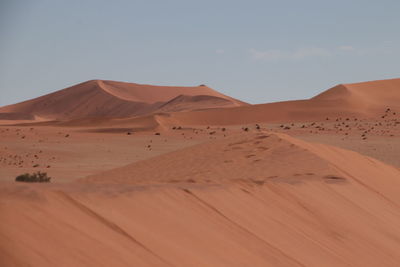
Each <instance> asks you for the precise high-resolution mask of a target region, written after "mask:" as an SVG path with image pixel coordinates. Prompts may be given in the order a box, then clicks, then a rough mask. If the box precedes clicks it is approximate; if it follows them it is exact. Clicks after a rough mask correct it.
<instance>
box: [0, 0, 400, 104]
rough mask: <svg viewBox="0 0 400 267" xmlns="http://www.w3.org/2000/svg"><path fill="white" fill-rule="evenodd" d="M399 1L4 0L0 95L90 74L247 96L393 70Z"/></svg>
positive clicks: (270, 97) (257, 98)
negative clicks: (187, 86)
mask: <svg viewBox="0 0 400 267" xmlns="http://www.w3.org/2000/svg"><path fill="white" fill-rule="evenodd" d="M399 14H400V1H398V0H393V1H391V0H381V1H378V0H377V1H369V0H359V1H356V0H354V1H352V0H347V1H344V0H343V1H342V0H335V1H331V0H329V1H328V0H327V1H324V0H315V1H311V0H302V1H300V0H293V1H289V0H286V1H285V0H281V1H267V0H265V1H233V0H230V1H218V0H213V1H208V0H202V1H189V0H187V1H167V0H163V1H151V0H145V1H102V0H98V1H89V0H86V1H85V0H80V1H77V0H65V1H62V0H26V1H22V0H0V40H1V41H0V105H6V104H11V103H15V102H18V101H22V100H26V99H30V98H33V97H36V96H40V95H43V94H46V93H49V92H52V91H56V90H59V89H62V88H64V87H67V86H70V85H73V84H76V83H79V82H82V81H86V80H90V79H108V80H118V81H128V82H137V83H148V84H159V85H199V84H202V83H205V84H207V85H209V86H211V87H213V88H215V89H217V90H219V91H220V92H223V93H225V94H228V95H231V96H233V97H236V98H239V99H242V100H244V101H248V102H250V103H263V102H272V101H278V100H289V99H298V98H308V97H311V96H313V95H315V94H317V93H319V92H320V91H322V90H325V89H327V88H329V87H331V86H333V85H335V84H337V83H349V82H358V81H367V80H375V79H386V78H396V77H400V16H399Z"/></svg>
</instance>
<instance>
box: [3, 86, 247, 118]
mask: <svg viewBox="0 0 400 267" xmlns="http://www.w3.org/2000/svg"><path fill="white" fill-rule="evenodd" d="M179 96H181V98H182V97H184V100H185V102H186V104H185V105H183V104H182V103H181V104H180V106H179V107H178V106H177V105H175V108H174V107H172V105H169V108H168V107H167V106H166V103H168V102H169V101H171V100H173V99H174V98H176V97H179ZM196 97H197V98H196ZM192 100H193V102H194V103H193V105H191V103H190V102H191V101H192ZM181 102H182V101H181ZM240 105H245V103H244V102H241V101H238V100H235V99H233V98H231V97H228V96H225V95H223V94H221V93H218V92H217V91H215V90H213V89H211V88H209V87H207V86H197V87H173V86H153V85H141V84H134V83H124V82H114V81H102V80H91V81H87V82H84V83H81V84H78V85H75V86H72V87H68V88H66V89H63V90H60V91H57V92H54V93H51V94H48V95H44V96H41V97H38V98H35V99H32V100H28V101H25V102H21V103H18V104H14V105H9V106H5V107H1V108H0V119H3V120H4V119H10V120H11V119H12V120H16V119H24V120H25V119H27V118H28V119H29V118H30V119H32V118H34V117H35V116H40V117H42V119H47V120H71V119H82V118H88V117H91V118H93V117H128V116H137V115H146V114H150V113H153V112H157V110H158V109H159V108H161V107H162V108H163V109H165V110H170V111H178V110H179V111H182V110H186V109H189V110H193V109H203V108H210V107H228V106H240ZM158 112H160V111H158ZM16 114H18V115H16Z"/></svg>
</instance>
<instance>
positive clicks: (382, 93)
mask: <svg viewBox="0 0 400 267" xmlns="http://www.w3.org/2000/svg"><path fill="white" fill-rule="evenodd" d="M388 108H391V109H392V110H397V111H400V79H392V80H380V81H372V82H363V83H354V84H342V85H338V86H335V87H333V88H331V89H329V90H327V91H325V92H323V93H321V94H319V95H318V96H316V97H313V98H311V99H308V100H296V101H285V102H276V103H269V104H259V105H251V106H241V107H233V108H228V109H217V110H201V111H193V112H183V113H174V114H172V117H173V118H174V120H175V121H178V122H181V124H183V125H207V124H209V125H232V124H247V123H256V122H304V121H321V120H325V119H326V118H339V117H342V118H345V117H351V118H376V117H380V116H382V115H384V113H385V111H386V110H387V109H388Z"/></svg>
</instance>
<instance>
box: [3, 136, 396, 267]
mask: <svg viewBox="0 0 400 267" xmlns="http://www.w3.org/2000/svg"><path fill="white" fill-rule="evenodd" d="M193 155H196V157H193ZM399 177H400V171H399V169H396V168H394V167H391V166H388V165H385V164H383V163H381V162H379V161H377V160H374V159H372V158H368V157H365V156H362V155H360V154H357V153H355V152H350V151H346V150H343V149H339V148H334V147H331V146H325V145H318V144H310V143H306V142H304V141H300V140H297V139H294V138H292V137H289V136H287V135H284V134H271V133H268V132H259V133H242V134H238V135H234V136H232V137H227V138H225V139H220V140H215V141H211V142H209V143H204V144H199V145H195V146H193V147H190V148H185V149H182V150H179V151H176V152H171V153H168V154H165V155H161V156H156V157H154V158H152V159H148V160H144V161H141V162H137V163H134V164H131V165H127V166H125V167H122V168H117V169H114V170H110V171H106V172H103V173H101V174H99V175H93V176H89V177H87V178H85V179H83V180H80V181H79V182H78V183H71V184H67V185H63V186H60V185H57V184H54V185H41V186H37V185H36V186H35V185H7V184H6V185H3V186H2V187H0V190H1V193H0V205H1V210H2V214H3V215H5V216H4V218H3V219H2V220H1V221H0V229H1V230H0V231H1V234H0V255H1V257H0V259H1V263H2V264H3V265H5V266H23V265H24V264H28V263H29V264H31V265H33V266H54V265H58V266H60V259H63V260H62V264H63V265H62V266H85V265H96V266H132V265H135V266H274V267H277V266H311V267H312V266H315V267H320V266H335V267H336V266H360V267H361V266H363V267H364V266H398V262H400V255H399V254H398V253H397V251H399V249H400V242H399V240H400V233H399V232H398V228H399V227H400V195H399V194H398V188H399V187H400V179H399ZM44 218H45V219H44ZM15 222H18V223H15Z"/></svg>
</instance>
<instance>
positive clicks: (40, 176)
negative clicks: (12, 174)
mask: <svg viewBox="0 0 400 267" xmlns="http://www.w3.org/2000/svg"><path fill="white" fill-rule="evenodd" d="M50 179H51V177H49V176H47V173H45V172H40V171H38V172H35V173H32V174H29V173H25V174H21V175H18V176H17V177H16V178H15V181H16V182H28V183H49V182H50Z"/></svg>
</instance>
